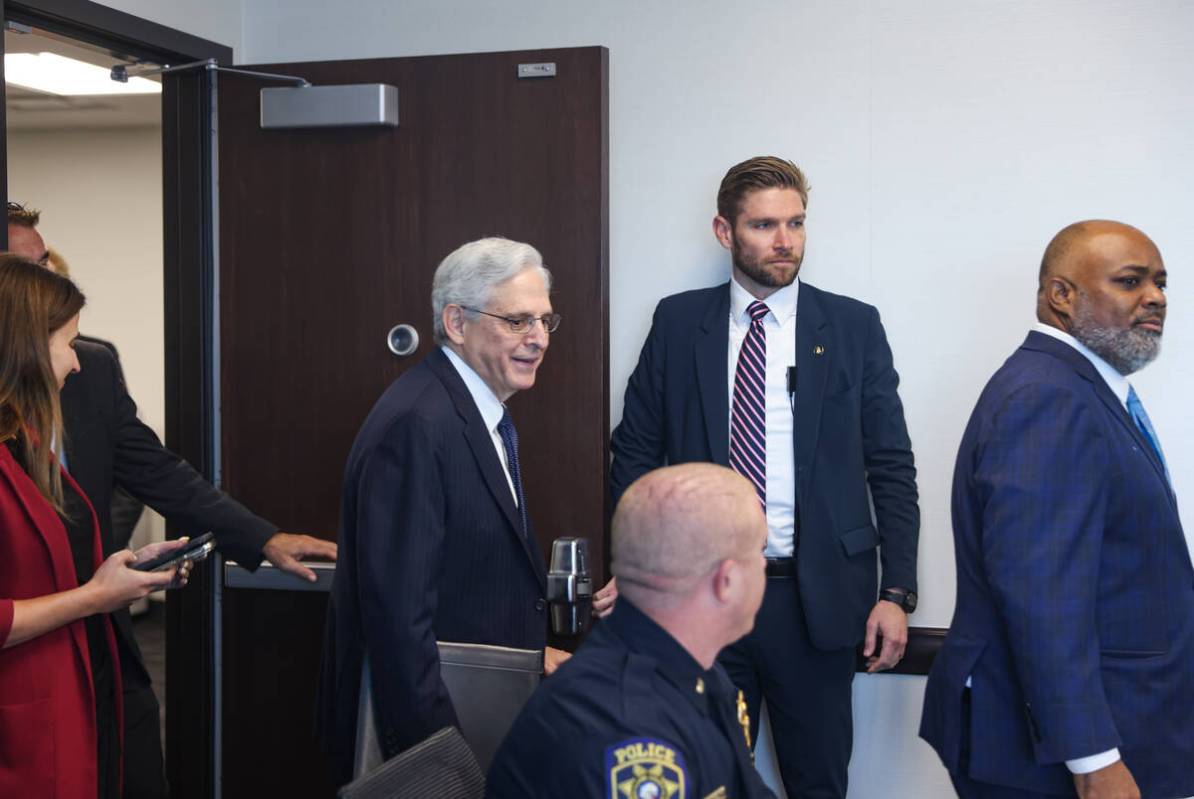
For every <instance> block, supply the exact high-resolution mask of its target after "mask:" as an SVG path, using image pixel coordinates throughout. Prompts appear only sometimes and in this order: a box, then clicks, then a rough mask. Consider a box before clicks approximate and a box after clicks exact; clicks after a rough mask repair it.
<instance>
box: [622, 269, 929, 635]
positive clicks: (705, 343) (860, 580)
mask: <svg viewBox="0 0 1194 799" xmlns="http://www.w3.org/2000/svg"><path fill="white" fill-rule="evenodd" d="M729 318H730V291H729V284H728V283H726V284H723V285H721V286H717V287H715V288H709V289H700V290H697V291H689V292H685V293H683V294H677V295H674V296H672V297H668V298H666V299H664V300H663V301H662V302H660V303H659V307H658V308H656V310H655V319H654V322H653V323H652V325H651V332H650V333H649V334H648V335H647V342H646V344H644V345H643V351H642V355H641V356H640V357H639V362H638V366H637V367H636V368H635V370H634V373H633V374H632V375H631V377H630V383H629V385H628V386H627V388H626V407H625V409H624V411H623V413H622V422H621V424H619V425H618V428H617V429H616V430H615V431H614V434H613V439H612V441H611V449H612V450H613V454H614V459H613V466H612V469H611V476H610V482H611V487H612V490H613V495H614V500H615V501H617V499H618V498H620V497H621V495H622V492H623V491H625V490H626V488H627V487H628V486H629V485H630V483H632V482H633V481H634V480H635V479H636V478H638V477H640V476H641V475H643V474H644V473H646V472H648V471H650V470H651V469H654V468H656V467H659V466H663V465H664V464H674V463H683V462H686V461H711V462H713V463H719V464H722V465H723V466H725V465H728V463H729V401H730V400H729V393H728V389H727V387H728V385H729V377H728V374H727V371H726V370H727V363H728V348H729V324H730V323H729ZM818 353H819V354H818ZM795 365H796V368H797V378H798V379H797V391H796V410H795V414H796V417H795V441H794V442H793V445H794V447H795V463H796V506H797V513H798V517H799V528H800V529H799V537H798V543H797V548H798V549H797V556H796V561H797V568H798V570H799V581H800V596H801V599H802V601H803V602H804V612H805V617H806V621H807V623H808V630H809V635H810V636H811V638H812V642H813V644H814V645H815V646H817V647H818V648H820V649H837V648H842V647H851V646H855V645H856V644H857V643H858V642H859V641H861V640H862V637H863V633H864V632H865V629H864V628H865V624H866V617H867V615H868V614H869V613H870V610H871V608H872V607H874V604H875V602H876V600H877V599H878V595H877V590H878V585H877V581H878V578H877V574H876V558H875V547H876V546H878V545H880V544H882V548H881V557H882V561H883V586H884V587H897V586H898V587H903V588H908V589H911V590H915V589H916V541H917V535H918V531H919V527H920V513H919V511H918V509H917V505H916V502H917V493H916V468H915V466H914V465H913V459H912V449H911V444H910V443H909V441H908V431H907V428H906V427H905V424H904V410H903V406H902V405H901V404H900V398H899V395H898V394H897V391H896V389H897V386H898V385H899V377H898V376H897V375H896V371H895V369H894V368H893V366H892V360H891V349H890V348H889V347H888V345H887V337H886V335H885V334H884V332H883V325H882V324H881V323H880V321H879V313H878V311H876V310H875V309H874V308H873V307H871V306H869V305H865V304H863V303H861V302H858V301H857V300H852V299H850V298H848V297H841V296H838V295H836V294H830V293H828V292H825V291H821V290H820V289H817V288H814V287H813V286H810V285H809V284H807V283H802V284H801V286H800V297H799V300H798V302H797V308H796V364H795ZM868 485H869V487H870V497H871V499H873V500H874V505H875V516H876V518H877V519H878V530H877V531H876V529H875V526H874V525H873V524H872V522H871V506H870V502H869V501H868V497H867V488H868Z"/></svg>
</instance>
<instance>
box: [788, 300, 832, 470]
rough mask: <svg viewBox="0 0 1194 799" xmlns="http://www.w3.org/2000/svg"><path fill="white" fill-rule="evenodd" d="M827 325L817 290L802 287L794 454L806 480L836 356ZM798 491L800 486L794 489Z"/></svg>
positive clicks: (797, 333)
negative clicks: (831, 364)
mask: <svg viewBox="0 0 1194 799" xmlns="http://www.w3.org/2000/svg"><path fill="white" fill-rule="evenodd" d="M827 326H828V321H827V320H826V318H825V312H824V310H823V309H822V308H821V301H820V298H819V297H818V296H817V289H815V288H813V287H812V286H810V285H808V284H807V283H802V284H801V286H800V297H799V299H798V300H797V301H796V419H795V425H794V428H795V436H796V443H795V454H796V466H797V474H798V475H799V474H800V471H801V469H803V470H804V473H805V475H806V477H807V474H808V470H809V469H810V468H811V467H812V462H813V454H814V453H815V452H816V451H817V437H818V435H819V434H820V430H821V405H822V400H823V399H824V397H825V380H826V377H828V375H829V364H830V363H832V359H833V358H834V357H835V356H836V351H835V348H834V347H833V342H831V341H830V340H829V336H828V334H829V330H828V329H827ZM797 488H798V489H799V486H797Z"/></svg>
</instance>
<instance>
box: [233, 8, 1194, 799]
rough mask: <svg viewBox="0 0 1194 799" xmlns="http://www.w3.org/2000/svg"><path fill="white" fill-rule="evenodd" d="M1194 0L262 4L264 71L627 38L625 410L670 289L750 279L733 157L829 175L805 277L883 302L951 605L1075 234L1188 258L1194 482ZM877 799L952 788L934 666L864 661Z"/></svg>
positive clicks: (926, 527)
mask: <svg viewBox="0 0 1194 799" xmlns="http://www.w3.org/2000/svg"><path fill="white" fill-rule="evenodd" d="M1192 30H1194V4H1191V3H1187V2H1184V0H1054V1H1053V2H1050V3H1039V2H1034V0H987V1H986V2H969V3H959V2H956V0H899V1H897V0H801V1H799V2H793V0H747V1H745V2H739V3H725V2H718V3H714V2H709V1H708V0H667V1H665V0H657V1H656V2H650V3H643V2H634V1H633V0H606V2H601V3H593V2H587V1H585V0H556V2H552V3H542V2H529V1H528V0H500V1H499V0H457V2H444V0H407V2H402V3H381V2H367V1H366V0H348V1H347V2H344V3H341V4H338V5H337V6H336V7H335V10H334V13H333V14H332V18H331V19H329V13H328V11H327V9H326V6H325V5H324V4H323V3H321V2H317V1H316V0H251V1H250V2H247V3H246V4H245V20H244V39H243V43H244V51H243V55H244V58H243V60H244V61H245V62H268V61H282V60H286V61H293V60H304V59H307V60H330V59H348V58H365V57H383V56H402V55H420V54H432V53H452V52H473V51H486V50H490V51H492V50H513V49H528V48H541V47H568V46H582V45H595V44H600V45H605V46H607V47H608V48H609V50H610V73H611V77H610V81H611V85H610V118H611V152H610V159H611V161H610V220H611V223H610V227H611V266H610V270H611V274H610V291H611V302H610V308H611V311H610V313H611V320H610V321H611V325H610V329H611V342H610V343H611V359H610V361H611V382H612V385H613V387H614V396H613V397H612V403H611V407H612V415H613V418H612V419H611V421H612V422H614V423H616V422H617V421H618V419H619V417H620V415H621V407H622V406H621V401H622V397H621V395H622V388H623V386H624V385H625V380H626V378H627V376H628V375H629V373H630V371H631V369H632V368H633V365H634V362H635V360H636V358H637V354H638V348H639V346H640V345H641V342H642V340H643V337H644V335H645V333H646V331H647V328H648V325H649V323H650V314H651V310H652V308H653V306H654V304H655V303H656V302H657V301H658V300H659V298H661V297H662V296H664V295H666V294H669V293H672V292H675V291H678V290H681V289H685V288H690V287H695V286H701V285H709V284H712V283H715V282H718V281H721V280H723V279H724V278H725V275H726V259H725V256H724V254H723V252H722V251H721V250H720V248H718V247H717V245H716V244H715V242H714V240H713V237H712V235H711V234H710V232H709V220H710V218H711V217H712V215H713V213H714V210H713V209H714V194H715V191H716V187H717V183H718V181H719V179H720V177H721V175H722V174H723V172H724V171H725V169H726V168H727V167H728V166H729V165H731V164H733V163H735V162H736V161H738V160H741V159H743V158H746V157H749V156H752V155H757V154H761V153H775V154H779V155H784V156H788V157H790V158H793V159H794V160H796V161H797V162H798V163H799V164H800V165H801V166H803V167H804V168H805V169H806V171H807V172H808V174H809V176H810V179H811V181H812V184H813V193H812V201H811V206H810V218H809V252H808V256H807V258H806V261H805V267H804V270H803V273H802V276H803V277H804V278H805V279H806V280H808V281H809V282H812V283H815V284H817V285H819V286H821V287H823V288H827V289H830V290H835V291H840V292H844V293H847V294H851V295H854V296H856V297H859V298H861V299H864V300H867V301H869V302H873V303H876V304H877V305H878V306H879V307H880V310H881V311H882V313H883V318H884V321H885V324H886V326H887V331H888V335H889V337H890V339H891V343H892V346H893V348H894V350H895V355H896V365H897V368H898V369H899V370H900V373H901V375H902V377H903V385H902V395H903V398H904V401H905V404H906V406H907V416H908V423H909V427H910V430H911V434H912V438H913V444H914V447H915V450H916V455H917V461H918V465H919V468H920V486H921V494H922V512H923V532H922V545H921V559H920V564H921V567H920V573H921V580H922V591H921V595H922V610H921V611H919V612H918V613H917V614H916V616H915V617H914V621H915V622H916V623H917V624H921V625H927V626H945V625H947V624H948V622H949V618H950V614H951V612H952V606H953V591H954V581H953V547H952V541H951V536H950V524H949V496H948V492H949V480H950V474H951V470H952V465H953V458H954V455H955V452H956V447H957V443H958V441H959V439H960V437H961V432H962V428H963V426H964V424H965V420H966V417H967V416H968V414H969V412H970V409H971V407H972V404H973V402H974V400H975V398H976V397H977V395H978V392H979V390H980V389H981V387H982V384H983V383H984V382H985V380H986V379H987V377H988V376H989V375H990V374H991V372H992V371H993V370H994V369H995V368H996V367H997V366H998V364H999V363H1001V362H1002V360H1003V359H1004V358H1005V357H1006V356H1007V355H1008V354H1010V352H1011V350H1012V349H1013V348H1014V347H1015V346H1016V345H1017V344H1018V343H1019V341H1020V340H1021V339H1022V338H1023V336H1024V333H1025V331H1026V329H1027V328H1028V326H1029V324H1030V323H1031V322H1032V315H1033V308H1034V292H1035V279H1036V269H1037V264H1038V263H1039V259H1040V254H1041V252H1042V250H1043V249H1044V245H1045V243H1046V242H1047V241H1048V239H1049V238H1050V236H1051V235H1052V234H1053V233H1054V232H1055V231H1056V230H1058V229H1059V228H1061V227H1062V226H1063V225H1065V224H1067V223H1068V222H1071V221H1074V220H1076V219H1080V218H1085V217H1095V216H1098V217H1111V218H1119V219H1123V220H1126V221H1129V222H1131V223H1133V224H1136V225H1138V226H1140V227H1141V228H1143V229H1144V230H1145V231H1146V232H1148V233H1150V234H1151V235H1152V236H1153V237H1154V238H1155V239H1156V241H1157V242H1158V244H1159V246H1160V248H1161V251H1162V253H1163V255H1164V256H1165V258H1166V262H1167V264H1168V266H1169V268H1170V270H1171V271H1172V274H1173V279H1172V286H1173V289H1172V291H1171V292H1170V299H1171V303H1172V311H1173V313H1172V315H1171V317H1170V324H1169V325H1168V327H1167V330H1166V344H1165V354H1164V355H1162V357H1161V359H1160V360H1159V362H1158V364H1157V365H1156V366H1153V367H1151V368H1149V369H1148V370H1146V371H1145V372H1144V373H1142V374H1141V375H1139V376H1138V378H1137V379H1136V380H1135V383H1136V384H1137V386H1138V387H1139V389H1140V393H1141V395H1142V397H1143V398H1144V400H1145V402H1146V404H1147V406H1148V409H1149V412H1150V414H1151V416H1152V417H1153V420H1154V422H1155V423H1156V427H1157V429H1158V431H1159V432H1160V434H1161V436H1162V439H1163V441H1164V445H1165V450H1166V454H1167V456H1168V458H1169V463H1170V468H1171V471H1172V474H1173V479H1174V483H1175V485H1176V488H1177V490H1178V493H1179V494H1184V493H1188V492H1190V491H1194V417H1192V416H1191V415H1190V414H1189V413H1188V412H1187V411H1186V409H1185V408H1186V403H1187V402H1188V396H1189V394H1190V392H1191V389H1194V377H1192V376H1191V373H1190V371H1189V370H1186V369H1183V368H1182V366H1181V363H1182V358H1183V356H1185V357H1188V356H1187V355H1186V354H1187V353H1189V352H1190V351H1191V349H1192V345H1194V310H1192V309H1191V306H1192V305H1194V302H1192V300H1194V289H1191V285H1192V284H1194V281H1191V280H1190V279H1188V278H1184V275H1185V274H1186V272H1185V271H1184V270H1185V269H1188V268H1189V267H1188V266H1187V265H1188V264H1190V263H1191V261H1194V225H1191V224H1190V223H1189V215H1190V209H1191V208H1192V207H1194V202H1192V201H1194V188H1192V187H1194V136H1191V131H1194V97H1192V90H1191V88H1190V87H1191V86H1194V56H1191V54H1190V50H1189V46H1188V42H1187V41H1186V40H1187V39H1188V36H1189V33H1190V31H1192ZM856 686H857V687H856V690H855V698H856V710H855V718H856V727H857V735H856V749H855V758H854V763H853V768H852V785H853V790H852V795H854V796H859V797H870V796H881V795H889V796H893V797H911V796H917V797H931V796H948V795H952V792H951V791H950V790H949V788H948V783H947V781H946V779H945V775H944V772H943V770H942V769H941V767H940V765H939V764H938V763H937V761H936V759H935V757H934V755H933V754H932V753H931V752H930V751H929V750H928V748H927V747H926V746H924V745H923V744H921V743H919V742H918V741H916V739H915V737H914V736H915V730H916V722H917V719H918V718H919V704H920V697H921V694H922V692H923V679H922V678H902V677H894V676H890V675H884V676H879V677H864V676H861V675H860V676H859V678H858V680H857V681H856Z"/></svg>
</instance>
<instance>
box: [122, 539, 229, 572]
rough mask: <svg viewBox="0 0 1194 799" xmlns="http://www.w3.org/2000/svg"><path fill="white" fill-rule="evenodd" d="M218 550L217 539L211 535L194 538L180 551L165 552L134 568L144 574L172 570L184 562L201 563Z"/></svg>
mask: <svg viewBox="0 0 1194 799" xmlns="http://www.w3.org/2000/svg"><path fill="white" fill-rule="evenodd" d="M215 548H216V537H215V536H214V535H212V534H211V533H204V534H203V535H201V536H198V537H196V538H192V539H191V540H190V541H187V542H186V543H185V544H183V545H182V546H181V547H179V548H178V549H172V550H170V551H169V552H164V553H162V554H161V555H158V556H157V557H156V558H153V559H151V560H147V561H145V562H144V563H134V564H133V565H132V568H134V569H136V570H137V571H142V572H157V571H162V570H163V569H172V568H174V567H175V566H177V565H179V564H180V563H182V562H183V561H184V560H189V561H200V560H203V559H204V558H206V557H207V556H208V555H209V554H211V551H212V550H213V549H215Z"/></svg>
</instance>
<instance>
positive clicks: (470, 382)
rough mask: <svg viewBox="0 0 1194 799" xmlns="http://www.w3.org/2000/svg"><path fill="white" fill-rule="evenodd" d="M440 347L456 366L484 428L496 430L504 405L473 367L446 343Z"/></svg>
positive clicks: (504, 409)
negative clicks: (479, 414) (483, 423)
mask: <svg viewBox="0 0 1194 799" xmlns="http://www.w3.org/2000/svg"><path fill="white" fill-rule="evenodd" d="M440 349H442V350H443V351H444V355H447V356H448V360H449V361H450V362H451V363H452V365H453V366H455V367H456V371H457V372H459V373H460V379H461V380H463V381H464V386H465V388H467V389H468V393H469V394H470V395H472V398H473V403H474V404H475V405H476V406H477V410H478V411H479V412H480V413H481V420H482V421H484V422H485V429H486V430H489V431H490V432H492V431H494V430H496V429H497V426H498V422H500V421H501V420H502V416H503V415H504V414H505V413H506V406H505V405H503V404H502V401H501V400H499V399H498V398H497V395H496V394H494V393H493V389H491V388H490V387H489V385H488V384H487V383H486V382H485V381H484V380H482V379H481V375H479V374H477V373H476V371H475V370H474V369H473V367H471V366H469V365H468V364H467V363H465V362H464V358H461V357H460V356H459V355H457V354H456V352H455V351H453V350H452V348H451V347H449V346H447V345H443V346H441V347H440Z"/></svg>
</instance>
